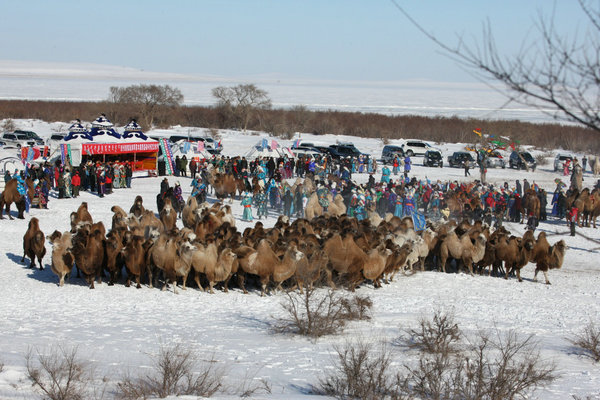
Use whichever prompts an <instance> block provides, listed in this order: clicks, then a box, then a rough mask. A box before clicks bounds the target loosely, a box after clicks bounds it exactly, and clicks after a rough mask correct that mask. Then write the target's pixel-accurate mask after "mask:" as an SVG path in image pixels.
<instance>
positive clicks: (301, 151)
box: [290, 146, 322, 158]
mask: <svg viewBox="0 0 600 400" xmlns="http://www.w3.org/2000/svg"><path fill="white" fill-rule="evenodd" d="M290 151H291V152H292V154H294V156H296V157H300V156H303V157H305V158H306V157H316V156H320V155H322V153H321V152H320V151H318V150H315V149H313V148H310V147H302V146H300V147H296V148H292V149H290Z"/></svg>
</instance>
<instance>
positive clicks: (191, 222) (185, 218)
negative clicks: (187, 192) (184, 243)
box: [181, 196, 198, 229]
mask: <svg viewBox="0 0 600 400" xmlns="http://www.w3.org/2000/svg"><path fill="white" fill-rule="evenodd" d="M197 210H198V201H197V200H196V198H195V197H194V196H190V197H189V198H188V200H187V201H186V202H185V206H184V207H183V211H182V212H181V221H182V222H183V226H184V227H186V228H190V229H194V227H195V226H196V218H197V216H196V211H197Z"/></svg>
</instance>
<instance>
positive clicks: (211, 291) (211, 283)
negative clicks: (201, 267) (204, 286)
mask: <svg viewBox="0 0 600 400" xmlns="http://www.w3.org/2000/svg"><path fill="white" fill-rule="evenodd" d="M214 286H215V283H214V282H213V281H208V287H209V288H210V290H209V293H210V294H215V291H214V290H213V287H214Z"/></svg>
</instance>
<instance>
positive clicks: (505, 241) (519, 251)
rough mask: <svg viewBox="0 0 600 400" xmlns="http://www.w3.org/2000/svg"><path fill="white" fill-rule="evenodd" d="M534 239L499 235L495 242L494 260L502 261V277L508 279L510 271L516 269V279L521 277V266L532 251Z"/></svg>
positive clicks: (521, 280)
mask: <svg viewBox="0 0 600 400" xmlns="http://www.w3.org/2000/svg"><path fill="white" fill-rule="evenodd" d="M533 246H534V241H533V240H531V239H527V240H523V239H519V238H517V237H515V236H511V237H510V238H507V237H506V236H501V237H500V238H499V239H498V242H497V243H496V260H497V261H496V262H497V263H501V262H503V261H504V271H505V272H504V279H508V275H510V273H511V272H513V271H516V273H517V279H518V280H519V282H523V279H521V268H523V267H524V266H525V265H527V263H529V259H530V258H531V254H532V253H533Z"/></svg>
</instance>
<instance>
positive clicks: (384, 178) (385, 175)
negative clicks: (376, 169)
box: [381, 165, 390, 184]
mask: <svg viewBox="0 0 600 400" xmlns="http://www.w3.org/2000/svg"><path fill="white" fill-rule="evenodd" d="M381 182H383V183H386V184H387V183H389V182H390V169H389V168H388V167H387V165H384V166H383V168H382V169H381Z"/></svg>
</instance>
